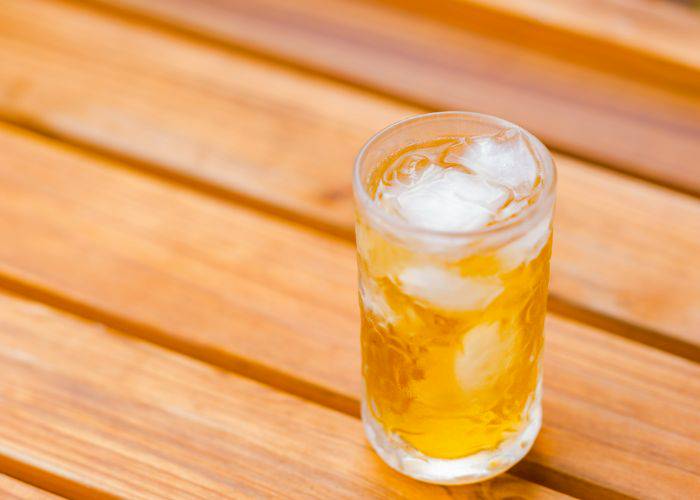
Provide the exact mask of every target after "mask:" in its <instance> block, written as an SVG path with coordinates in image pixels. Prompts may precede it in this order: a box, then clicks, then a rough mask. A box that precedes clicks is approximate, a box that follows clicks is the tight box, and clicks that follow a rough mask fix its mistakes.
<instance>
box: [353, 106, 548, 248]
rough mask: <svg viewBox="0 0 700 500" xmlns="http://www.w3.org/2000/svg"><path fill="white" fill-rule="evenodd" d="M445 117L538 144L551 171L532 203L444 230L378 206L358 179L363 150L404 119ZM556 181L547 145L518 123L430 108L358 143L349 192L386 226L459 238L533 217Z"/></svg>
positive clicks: (484, 232) (505, 228)
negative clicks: (489, 220)
mask: <svg viewBox="0 0 700 500" xmlns="http://www.w3.org/2000/svg"><path fill="white" fill-rule="evenodd" d="M441 117H444V118H448V117H455V118H464V119H472V120H474V119H479V120H481V121H486V122H490V123H492V124H495V125H501V126H503V127H504V128H506V127H507V128H515V129H517V130H519V131H520V132H522V133H524V134H525V136H526V137H527V138H528V140H530V141H532V142H533V143H534V145H536V146H539V147H541V148H542V150H543V151H544V152H545V153H546V154H545V155H544V156H545V157H544V158H540V157H539V156H541V155H538V158H537V159H538V160H540V161H541V162H542V163H543V167H545V170H546V169H547V167H549V171H550V172H551V175H547V176H544V183H545V184H544V186H543V189H542V192H541V194H540V196H539V198H538V199H537V200H536V201H535V203H533V204H532V205H528V206H527V207H525V208H524V209H523V210H521V211H520V212H518V213H517V214H516V215H515V216H514V217H512V218H510V219H506V220H503V221H497V222H496V223H494V224H492V225H490V226H486V227H483V228H478V229H470V230H464V231H444V230H440V229H430V228H426V227H420V226H416V225H414V224H411V223H409V222H406V221H405V220H403V219H401V218H399V217H397V216H396V215H393V214H391V213H389V212H386V211H384V210H382V209H381V208H380V207H379V206H378V205H377V203H375V200H374V199H373V198H371V197H370V195H369V193H368V192H367V189H366V188H365V186H364V183H363V182H362V179H361V174H360V170H361V165H362V160H363V159H364V158H365V156H366V155H367V152H368V151H369V149H370V148H371V147H372V145H373V144H374V143H376V142H377V141H378V140H380V139H381V138H382V137H384V136H386V135H387V134H389V133H390V132H392V131H393V130H394V129H396V128H398V127H400V126H402V125H405V124H407V123H411V122H415V121H419V120H423V119H425V118H441ZM556 184H557V168H556V165H555V163H554V159H553V158H552V154H551V152H550V151H549V149H547V147H546V146H545V145H544V144H542V142H541V141H540V140H539V139H538V138H537V137H535V136H534V135H533V134H531V133H530V132H528V131H527V130H525V129H524V128H522V127H521V126H519V125H517V124H515V123H512V122H509V121H508V120H504V119H502V118H498V117H496V116H493V115H487V114H484V113H476V112H473V111H437V112H431V113H423V114H420V115H413V116H409V117H407V118H403V119H401V120H399V121H396V122H394V123H392V124H390V125H388V126H386V127H384V128H383V129H381V130H379V131H378V132H376V133H375V134H374V135H372V137H370V138H369V140H367V142H366V143H365V144H364V146H362V148H361V149H360V152H359V153H358V154H357V156H356V157H355V163H354V167H353V179H352V185H353V192H354V195H355V198H356V200H357V201H358V203H359V204H360V205H361V206H362V208H364V209H365V210H366V211H367V212H368V213H369V214H370V216H373V217H376V218H377V219H378V220H379V221H381V222H382V223H383V224H385V225H386V226H387V227H389V228H391V229H397V230H403V231H406V232H408V233H413V234H419V235H425V236H434V237H443V238H445V237H448V238H460V237H473V236H482V235H489V234H494V233H499V232H501V231H506V230H508V229H511V228H513V227H516V226H518V225H519V224H521V223H522V222H524V221H526V220H527V219H529V218H531V217H533V216H534V215H535V214H537V213H539V212H540V211H541V210H542V207H545V206H546V205H547V204H546V202H547V200H548V199H549V198H550V197H551V195H552V193H553V192H554V190H555V187H556Z"/></svg>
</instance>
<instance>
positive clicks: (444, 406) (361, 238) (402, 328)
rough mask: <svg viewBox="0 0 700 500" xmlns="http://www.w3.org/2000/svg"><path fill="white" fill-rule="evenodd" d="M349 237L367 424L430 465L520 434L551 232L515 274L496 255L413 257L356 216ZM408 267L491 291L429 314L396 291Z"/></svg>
mask: <svg viewBox="0 0 700 500" xmlns="http://www.w3.org/2000/svg"><path fill="white" fill-rule="evenodd" d="M378 178H379V177H377V178H376V179H378ZM376 179H375V180H376ZM370 188H371V186H370ZM370 191H372V189H370ZM547 224H548V222H547ZM357 233H358V253H359V269H360V303H361V312H362V354H363V376H364V381H365V390H366V402H367V407H368V409H369V411H370V412H371V414H372V417H373V418H374V419H375V420H376V421H377V422H378V423H379V424H380V425H381V426H382V427H383V428H384V431H385V432H386V433H387V434H388V435H393V436H397V437H399V438H400V439H402V440H403V441H404V442H405V443H406V444H407V445H409V446H410V447H412V448H414V449H415V450H417V451H419V452H421V453H423V454H424V455H427V456H428V457H435V458H444V459H452V458H460V457H465V456H469V455H472V454H474V453H477V452H479V451H483V450H491V449H495V448H497V447H498V446H499V444H501V443H502V442H503V441H504V440H505V439H507V438H508V437H509V436H511V435H513V434H514V433H517V432H518V431H519V430H521V429H522V428H523V426H524V425H525V424H526V422H525V420H526V419H527V413H528V408H529V405H530V404H531V403H532V402H533V399H534V395H535V392H536V389H537V387H538V384H539V382H540V378H541V367H540V357H541V351H542V346H543V326H544V318H545V310H546V302H547V285H548V281H549V258H550V253H551V230H550V231H548V233H547V235H546V236H545V238H546V243H544V244H543V245H541V248H540V249H537V253H536V254H535V255H533V256H531V257H530V258H529V259H524V260H523V262H520V263H518V264H517V265H515V267H514V265H513V264H512V263H510V264H507V263H504V261H503V258H502V256H501V254H499V248H491V249H488V250H483V251H480V252H477V253H467V255H466V256H463V257H459V256H458V257H456V258H455V257H454V256H447V255H442V256H441V255H440V253H439V252H437V253H435V252H429V253H427V254H417V253H416V252H414V251H412V250H411V249H410V248H408V247H407V246H406V245H404V244H401V243H398V242H396V241H395V240H394V239H392V238H389V237H386V236H385V235H384V234H382V233H381V232H380V231H378V230H376V229H375V228H373V227H371V226H370V225H369V224H368V223H367V222H366V221H365V220H363V218H362V217H361V216H360V217H359V219H358V225H357ZM415 266H423V267H425V266H431V268H435V269H440V270H441V272H442V271H444V272H445V273H449V275H450V276H455V279H465V280H468V282H470V283H473V284H474V286H475V287H477V288H478V287H479V284H480V283H484V284H485V285H484V286H485V287H486V286H488V284H490V283H498V284H499V287H498V289H497V290H496V291H495V292H494V293H493V294H491V296H490V297H489V298H488V300H484V301H482V302H483V305H479V301H476V304H477V305H476V306H474V307H467V308H460V307H459V306H458V305H457V306H453V305H450V304H448V305H447V306H444V305H442V306H441V305H436V304H435V303H432V302H431V301H430V300H425V298H424V297H420V296H416V295H415V294H408V293H406V290H405V286H402V285H403V284H402V282H401V278H400V276H401V270H402V269H406V268H410V267H415ZM477 292H478V290H477ZM457 304H459V301H457Z"/></svg>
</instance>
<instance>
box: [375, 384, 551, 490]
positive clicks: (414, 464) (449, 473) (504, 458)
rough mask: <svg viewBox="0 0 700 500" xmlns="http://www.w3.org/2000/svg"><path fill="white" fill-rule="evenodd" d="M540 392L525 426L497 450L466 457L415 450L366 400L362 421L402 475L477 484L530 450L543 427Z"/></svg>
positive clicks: (379, 451) (380, 451) (382, 453)
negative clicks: (388, 428) (386, 428)
mask: <svg viewBox="0 0 700 500" xmlns="http://www.w3.org/2000/svg"><path fill="white" fill-rule="evenodd" d="M537 393H538V394H537V396H538V397H536V398H535V400H534V401H533V402H532V404H531V405H530V411H529V412H528V415H527V419H526V422H527V425H526V426H525V428H523V429H522V430H521V431H520V432H519V433H518V434H515V435H513V436H511V437H509V438H508V439H506V440H505V441H504V442H503V443H501V445H500V446H499V447H498V448H496V449H495V450H487V451H481V452H479V453H475V454H474V455H470V456H468V457H464V458H455V459H442V458H431V457H428V456H426V455H424V454H423V453H421V452H419V451H418V450H415V449H414V448H412V447H411V446H409V445H408V444H407V443H406V442H405V441H403V439H401V438H400V437H399V436H396V435H391V434H387V433H386V432H385V431H384V428H383V427H382V426H381V425H380V424H379V422H377V421H376V419H375V418H374V417H373V416H372V413H371V412H370V411H369V409H368V408H367V407H366V404H365V402H363V404H362V422H363V424H364V427H365V433H366V434H367V438H368V439H369V442H370V443H371V444H372V447H373V448H374V450H375V451H376V452H377V454H378V455H379V456H380V457H381V458H382V460H384V461H385V462H386V463H387V464H388V465H389V466H390V467H391V468H393V469H396V470H397V471H399V472H401V473H402V474H405V475H407V476H409V477H412V478H414V479H418V480H419V481H425V482H428V483H435V484H469V483H476V482H479V481H485V480H486V479H490V478H492V477H494V476H496V475H498V474H500V473H502V472H505V471H506V470H508V469H510V468H511V467H512V466H513V465H515V464H516V463H518V462H519V461H520V460H521V459H522V458H523V457H524V456H525V455H527V452H528V451H530V448H532V445H533V443H534V442H535V438H536V437H537V434H538V433H539V432H540V427H541V426H542V405H541V401H540V397H539V395H540V394H539V393H540V391H539V390H538V391H537Z"/></svg>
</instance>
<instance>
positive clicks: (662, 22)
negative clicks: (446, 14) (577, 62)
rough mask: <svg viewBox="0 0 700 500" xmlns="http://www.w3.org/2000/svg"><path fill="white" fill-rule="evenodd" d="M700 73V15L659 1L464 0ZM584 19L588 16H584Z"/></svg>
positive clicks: (533, 24)
mask: <svg viewBox="0 0 700 500" xmlns="http://www.w3.org/2000/svg"><path fill="white" fill-rule="evenodd" d="M458 1H461V2H465V3H467V4H471V5H474V6H479V7H482V8H485V9H490V10H492V11H495V12H497V13H498V14H499V15H501V16H506V17H519V18H522V19H523V20H524V21H525V22H526V23H529V24H531V25H532V26H533V29H537V28H539V29H542V26H545V27H547V28H550V29H554V30H558V31H565V32H566V33H567V34H568V36H580V37H582V38H584V40H583V41H588V40H591V39H593V40H596V41H598V42H607V43H609V44H610V45H612V46H613V49H614V48H618V49H619V47H624V48H627V49H629V50H631V51H633V52H636V53H639V54H640V55H647V56H649V57H653V58H656V59H661V60H664V61H667V62H670V63H672V64H677V65H681V66H686V67H688V68H692V69H694V70H695V71H698V72H700V52H699V51H698V50H697V47H699V46H700V16H699V15H696V14H695V13H693V12H691V11H688V10H687V9H686V8H683V7H682V6H680V5H675V4H673V3H672V2H664V1H661V2H659V1H656V0H602V1H597V2H587V1H585V0H558V1H556V2H549V1H547V0H458ZM582 14H584V15H582Z"/></svg>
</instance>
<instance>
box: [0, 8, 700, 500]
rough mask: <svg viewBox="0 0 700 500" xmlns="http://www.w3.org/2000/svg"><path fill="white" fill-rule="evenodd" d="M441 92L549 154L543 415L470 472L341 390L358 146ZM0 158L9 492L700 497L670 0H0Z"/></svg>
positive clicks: (699, 212)
mask: <svg viewBox="0 0 700 500" xmlns="http://www.w3.org/2000/svg"><path fill="white" fill-rule="evenodd" d="M582 12H585V15H583V14H582ZM438 109H470V110H477V111H482V112H487V113H490V114H495V115H499V116H502V117H504V118H507V119H510V120H512V121H515V122H518V123H520V124H521V125H523V126H525V127H526V128H528V129H529V130H531V131H532V132H533V133H535V134H536V135H538V136H539V137H541V138H542V139H543V140H544V141H545V142H546V143H547V145H548V146H550V148H551V149H552V151H553V152H554V156H555V158H556V162H557V164H558V168H559V173H560V181H559V187H558V206H557V213H556V222H555V226H556V227H555V248H554V255H553V258H552V280H551V287H550V289H551V296H550V307H549V309H550V312H549V316H548V319H547V323H546V334H547V341H546V355H545V370H546V375H545V396H544V411H545V418H544V426H543V429H542V432H541V434H540V436H539V438H538V440H537V442H536V444H535V446H534V448H533V450H532V452H531V453H530V454H529V455H528V456H527V457H526V458H525V459H524V461H523V462H521V463H520V464H518V465H517V466H516V467H515V468H513V469H512V470H511V471H510V472H509V473H507V474H504V475H502V476H500V477H498V478H496V479H494V480H492V481H489V482H486V483H483V484H480V485H476V486H469V487H449V488H448V487H439V486H433V485H427V484H422V483H419V482H416V481H413V480H410V479H407V478H404V477H402V476H400V475H399V474H397V473H395V472H393V471H392V470H390V469H389V468H388V467H387V466H385V465H384V464H383V463H382V462H381V461H380V460H379V459H378V458H376V457H375V455H374V454H373V452H372V451H371V450H370V448H369V446H368V444H367V443H366V441H365V439H364V437H363V433H362V428H361V425H360V422H359V420H358V418H357V417H358V399H357V397H358V387H359V382H360V369H359V364H360V353H359V340H358V316H359V315H358V310H357V303H356V270H355V256H354V246H353V242H352V238H353V236H352V227H353V208H352V193H351V186H350V169H351V164H352V160H353V157H354V155H355V154H356V152H357V151H358V149H359V148H360V146H361V145H362V143H363V142H364V141H365V140H366V139H367V138H368V137H369V136H370V135H371V134H372V133H373V132H375V131H377V130H379V129H380V128H382V127H384V126H386V125H387V124H389V123H391V122H393V121H395V120H397V119H400V118H403V117H406V116H409V115H412V114H417V113H422V112H426V111H429V110H438ZM0 157H1V161H0V237H2V240H3V242H4V243H3V244H2V245H0V405H1V406H0V408H1V411H0V496H2V498H15V497H16V498H51V497H53V496H54V495H59V496H66V497H78V498H88V497H89V498H113V497H125V498H132V499H136V498H222V497H236V498H238V497H285V498H290V497H298V498H372V497H378V498H396V497H410V498H423V497H429V498H433V497H434V498H441V497H445V498H449V497H476V498H492V497H493V498H505V497H524V498H559V497H565V496H567V495H569V496H575V497H583V498H596V499H600V498H624V497H638V498H683V499H688V498H700V365H699V364H697V363H698V362H699V361H700V201H699V200H698V195H700V163H699V161H700V160H699V158H700V15H699V14H698V13H697V12H693V11H692V10H691V9H690V8H688V7H684V6H681V5H678V4H674V3H671V2H658V1H656V2H654V1H644V0H601V1H598V2H584V1H583V0H559V1H557V2H552V1H545V0H528V1H525V0H498V1H486V0H462V1H456V0H436V1H434V2H422V1H419V0H375V1H370V0H366V1H350V0H296V1H294V2H290V1H287V0H256V1H255V2H252V1H250V0H206V1H203V0H199V1H197V0H169V1H167V2H153V1H150V0H90V1H77V0H75V1H73V0H21V1H20V0H7V1H5V2H3V5H2V9H1V10H0Z"/></svg>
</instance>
